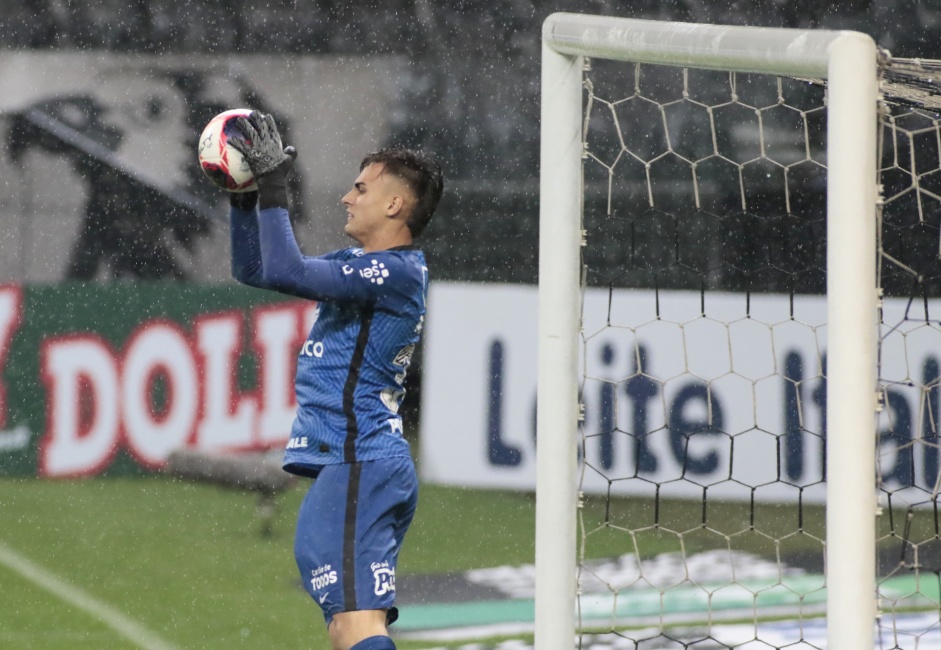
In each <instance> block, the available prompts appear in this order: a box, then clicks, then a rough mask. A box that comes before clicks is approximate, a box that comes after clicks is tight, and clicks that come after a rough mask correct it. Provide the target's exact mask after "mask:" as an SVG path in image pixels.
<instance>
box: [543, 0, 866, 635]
mask: <svg viewBox="0 0 941 650" xmlns="http://www.w3.org/2000/svg"><path fill="white" fill-rule="evenodd" d="M542 43H543V45H542V123H541V141H542V144H541V158H540V233H539V246H540V262H539V304H540V306H539V383H538V406H537V440H538V445H537V479H536V498H537V503H536V612H535V614H536V618H535V624H536V626H535V635H536V641H535V647H536V648H538V649H539V650H562V649H565V650H571V648H572V647H573V640H574V639H575V634H576V629H575V628H576V625H575V611H576V564H575V563H576V538H577V535H576V517H577V515H576V509H577V499H578V494H577V489H578V488H577V472H578V468H577V447H578V440H577V435H578V434H577V430H578V420H579V416H580V413H579V408H580V407H579V404H578V399H579V398H578V391H579V385H578V384H579V371H578V333H579V327H580V301H581V287H580V284H581V283H580V277H581V261H580V248H581V244H582V240H583V232H582V218H581V217H582V191H583V183H582V156H583V133H582V129H583V120H584V114H583V110H582V92H583V80H582V75H583V67H584V60H585V58H586V57H593V58H599V59H613V60H620V61H629V62H632V63H648V64H660V65H669V66H680V67H689V68H702V69H709V70H724V71H730V72H748V73H767V74H771V75H779V76H788V77H798V78H815V79H825V80H826V82H827V87H828V105H827V114H828V116H830V118H829V119H828V121H827V124H828V133H827V167H828V179H827V242H828V244H827V246H828V249H827V313H828V327H827V330H828V331H829V332H830V333H831V336H829V340H828V372H827V376H828V383H827V413H826V423H827V432H828V435H827V448H828V449H839V450H840V453H839V454H837V453H829V454H827V458H828V465H827V481H828V483H827V502H828V508H827V515H826V530H827V539H826V585H827V625H828V647H829V648H830V650H842V649H845V650H860V649H861V648H872V647H873V644H874V620H875V616H876V576H875V571H876V558H875V547H876V543H875V539H876V534H875V516H876V496H875V495H876V491H875V482H874V469H873V468H874V460H873V459H874V455H875V435H876V434H875V432H876V409H877V398H876V395H877V381H876V358H877V357H876V351H877V338H878V297H877V290H876V252H875V251H876V206H877V181H876V178H877V177H876V155H877V143H876V136H877V103H878V79H877V70H878V66H877V50H876V46H875V44H874V42H873V41H872V39H871V38H870V37H868V36H866V35H864V34H860V33H856V32H847V31H823V30H796V29H771V28H751V27H731V26H713V25H702V24H682V23H666V22H656V21H645V20H634V19H622V18H612V17H604V16H586V15H575V14H565V13H558V14H553V15H552V16H550V17H549V18H548V19H547V20H546V21H545V23H544V25H543V35H542ZM834 333H838V335H833V334H834ZM837 460H839V462H836V461H837Z"/></svg>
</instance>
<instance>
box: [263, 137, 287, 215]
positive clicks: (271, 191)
mask: <svg viewBox="0 0 941 650" xmlns="http://www.w3.org/2000/svg"><path fill="white" fill-rule="evenodd" d="M283 152H284V160H282V161H281V163H280V164H279V165H278V166H277V167H275V168H274V169H273V170H272V171H270V172H268V173H267V174H265V175H264V176H259V177H257V178H256V179H255V182H256V183H258V207H259V208H261V209H262V210H264V209H265V208H284V209H285V210H287V209H288V175H289V174H290V173H291V170H292V169H294V159H295V158H297V150H296V149H295V148H294V147H291V146H287V147H285V148H284V150H283Z"/></svg>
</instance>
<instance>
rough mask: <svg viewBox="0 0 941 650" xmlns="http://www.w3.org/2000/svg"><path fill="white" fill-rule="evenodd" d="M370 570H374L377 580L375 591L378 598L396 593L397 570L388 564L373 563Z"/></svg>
mask: <svg viewBox="0 0 941 650" xmlns="http://www.w3.org/2000/svg"><path fill="white" fill-rule="evenodd" d="M369 568H370V569H372V575H373V578H374V579H375V589H374V591H375V592H376V595H377V596H382V595H383V594H387V593H389V592H390V591H395V569H393V568H392V567H390V566H389V563H388V562H373V563H372V564H370V565H369Z"/></svg>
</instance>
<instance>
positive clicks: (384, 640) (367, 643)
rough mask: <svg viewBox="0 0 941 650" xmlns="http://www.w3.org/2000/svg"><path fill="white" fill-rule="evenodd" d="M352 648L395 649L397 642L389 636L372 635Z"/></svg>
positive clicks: (370, 649)
mask: <svg viewBox="0 0 941 650" xmlns="http://www.w3.org/2000/svg"><path fill="white" fill-rule="evenodd" d="M350 650H395V644H394V643H392V639H390V638H389V637H387V636H371V637H369V638H368V639H363V640H362V641H360V642H359V643H357V644H356V645H354V646H353V647H352V648H350Z"/></svg>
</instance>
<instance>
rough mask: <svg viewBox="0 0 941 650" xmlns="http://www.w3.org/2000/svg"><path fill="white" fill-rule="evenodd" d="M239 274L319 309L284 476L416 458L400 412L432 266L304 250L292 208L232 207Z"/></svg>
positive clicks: (404, 256)
mask: <svg viewBox="0 0 941 650" xmlns="http://www.w3.org/2000/svg"><path fill="white" fill-rule="evenodd" d="M231 239H232V274H233V276H234V277H235V278H236V279H237V280H238V281H240V282H242V283H244V284H247V285H250V286H254V287H259V288H264V289H273V290H275V291H279V292H282V293H286V294H290V295H293V296H297V297H300V298H306V299H309V300H314V301H316V302H317V308H316V310H315V313H316V318H315V320H314V323H313V326H312V328H311V330H310V334H309V335H308V337H307V340H306V341H305V342H304V344H303V345H302V346H301V349H300V352H299V355H298V360H297V374H296V377H295V390H296V393H297V417H296V418H295V420H294V423H293V425H292V428H291V437H290V440H289V441H288V443H287V449H286V450H285V454H284V469H285V470H286V471H288V472H292V473H294V474H299V475H302V476H316V475H317V473H318V472H319V471H320V469H321V468H322V467H323V466H324V465H330V464H336V463H351V462H357V461H365V460H375V459H379V458H390V457H394V456H404V455H408V454H409V447H408V443H407V442H406V440H405V439H404V437H403V436H402V418H401V416H399V414H398V410H399V405H400V404H401V402H402V398H403V397H404V395H405V389H404V382H405V374H406V371H407V369H408V365H409V362H410V361H411V356H412V352H413V351H414V349H415V345H416V344H417V343H418V339H419V336H420V334H421V329H422V324H423V321H424V315H425V300H426V296H427V289H428V268H427V266H426V264H425V257H424V255H423V254H422V252H421V251H420V250H418V249H415V248H412V247H401V248H393V249H389V250H384V251H378V252H372V253H364V252H363V251H362V250H361V249H358V248H345V249H341V250H338V251H334V252H332V253H328V254H326V255H323V256H319V257H308V256H305V255H303V254H302V253H301V251H300V249H299V247H298V245H297V241H296V239H295V237H294V232H293V229H292V227H291V223H290V219H289V218H288V213H287V210H284V209H282V208H268V209H265V210H261V211H259V212H255V211H243V210H239V209H237V208H234V207H233V208H232V210H231Z"/></svg>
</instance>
